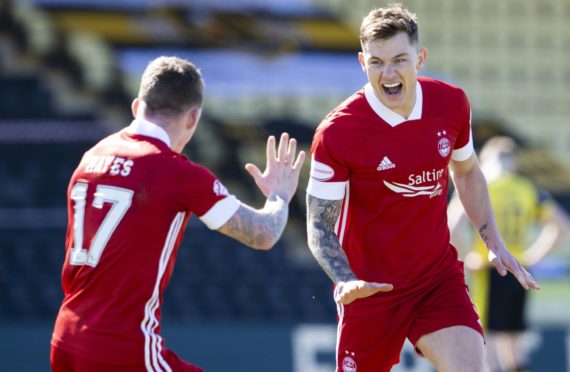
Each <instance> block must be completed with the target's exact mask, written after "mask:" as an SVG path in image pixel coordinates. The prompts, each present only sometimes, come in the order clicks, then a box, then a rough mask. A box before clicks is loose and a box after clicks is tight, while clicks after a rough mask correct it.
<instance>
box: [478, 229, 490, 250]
mask: <svg viewBox="0 0 570 372" xmlns="http://www.w3.org/2000/svg"><path fill="white" fill-rule="evenodd" d="M487 225H488V224H483V226H481V228H480V229H479V235H480V236H481V239H483V241H484V242H485V245H486V246H489V237H488V236H487V227H488V226H487Z"/></svg>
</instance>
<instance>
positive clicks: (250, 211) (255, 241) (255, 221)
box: [218, 196, 289, 249]
mask: <svg viewBox="0 0 570 372" xmlns="http://www.w3.org/2000/svg"><path fill="white" fill-rule="evenodd" d="M288 214H289V207H288V203H287V202H285V201H284V200H283V199H281V198H280V197H275V196H271V197H270V198H268V199H267V202H266V203H265V206H264V207H263V208H262V209H259V210H257V209H254V208H252V207H250V206H248V205H246V204H241V205H240V207H239V209H238V210H237V211H236V213H235V214H234V215H233V216H232V217H231V218H230V219H229V220H228V222H226V223H225V224H224V225H223V226H222V227H220V228H219V229H218V231H219V232H221V233H222V234H224V235H227V236H229V237H232V238H234V239H237V240H239V241H240V242H242V243H243V244H245V245H248V246H250V247H252V248H256V249H269V248H271V247H272V246H273V245H274V244H275V243H276V242H277V240H278V239H279V237H280V236H281V234H282V233H283V230H284V229H285V225H286V223H287V217H288Z"/></svg>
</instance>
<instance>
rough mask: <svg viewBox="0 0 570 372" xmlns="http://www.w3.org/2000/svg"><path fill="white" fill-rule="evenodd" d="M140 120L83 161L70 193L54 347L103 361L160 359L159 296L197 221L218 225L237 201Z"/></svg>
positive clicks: (157, 363)
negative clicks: (190, 224) (186, 234)
mask: <svg viewBox="0 0 570 372" xmlns="http://www.w3.org/2000/svg"><path fill="white" fill-rule="evenodd" d="M169 145H170V140H169V138H168V135H167V134H166V132H165V131H164V130H163V129H162V128H160V127H159V126H157V125H154V124H152V123H149V122H146V121H142V120H135V121H133V123H132V124H131V125H130V126H129V127H127V128H125V129H124V130H122V131H120V132H118V133H115V134H113V135H111V136H109V137H107V138H105V139H103V140H102V141H101V142H99V143H98V144H97V145H95V146H94V147H93V148H92V149H91V150H89V151H88V152H86V153H85V155H84V156H83V159H82V160H81V163H80V164H79V166H78V168H77V169H76V170H75V172H74V174H73V176H72V178H71V182H70V184H69V189H68V218H69V225H68V230H67V239H66V259H65V263H64V265H63V271H62V283H63V291H64V295H65V296H64V300H63V304H62V306H61V308H60V311H59V314H58V316H57V319H56V323H55V329H54V333H53V337H52V344H53V345H54V346H55V347H58V348H61V349H63V350H66V351H68V352H71V353H74V354H78V355H80V356H82V357H84V358H87V359H92V360H96V361H99V362H102V363H137V362H139V363H140V362H141V361H144V362H145V363H146V365H147V368H148V369H149V370H168V369H167V368H166V367H165V363H166V362H165V361H164V360H163V358H162V356H161V355H160V350H161V349H162V348H163V341H162V338H161V337H160V335H159V332H160V324H159V322H160V306H161V303H162V294H163V291H164V289H165V288H166V286H167V285H168V282H169V280H170V277H171V275H172V271H173V268H174V263H175V260H176V253H177V251H178V247H179V245H180V243H181V240H182V236H183V234H184V230H185V229H186V224H187V222H188V219H189V217H190V215H191V213H194V214H196V215H197V216H198V217H199V218H200V219H201V220H202V221H203V222H204V223H205V224H206V225H207V226H208V227H209V228H211V229H217V228H219V227H220V226H222V225H223V224H224V223H225V222H226V221H227V220H228V219H229V218H230V217H231V216H232V215H233V214H234V213H235V212H236V211H237V209H238V207H239V201H238V200H237V199H236V198H235V197H234V196H233V195H228V192H227V190H226V189H225V187H224V186H223V185H222V184H221V183H220V181H219V180H218V179H216V177H215V176H214V175H213V174H212V173H211V172H210V171H208V170H207V169H206V168H204V167H202V166H199V165H197V164H195V163H193V162H191V161H189V160H188V159H187V158H186V157H185V156H183V155H180V154H178V153H176V152H174V151H172V150H171V149H170V147H169Z"/></svg>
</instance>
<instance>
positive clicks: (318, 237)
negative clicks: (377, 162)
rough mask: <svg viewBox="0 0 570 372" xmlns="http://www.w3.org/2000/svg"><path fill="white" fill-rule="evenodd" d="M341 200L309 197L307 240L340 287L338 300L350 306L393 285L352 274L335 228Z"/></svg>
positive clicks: (337, 293) (388, 289)
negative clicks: (359, 278) (367, 279)
mask: <svg viewBox="0 0 570 372" xmlns="http://www.w3.org/2000/svg"><path fill="white" fill-rule="evenodd" d="M341 204H342V201H341V200H323V199H319V198H316V197H314V196H312V195H310V194H307V237H308V244H309V248H310V250H311V252H312V253H313V256H315V258H316V259H317V262H318V263H319V265H321V267H322V268H323V270H324V271H325V273H327V275H328V276H329V277H330V278H331V279H332V281H333V282H334V283H335V284H336V288H335V301H336V302H339V303H342V304H345V305H346V304H349V303H351V302H352V301H354V300H356V299H358V298H363V297H368V296H371V295H373V294H375V293H376V292H379V291H390V290H392V285H390V284H384V283H371V282H365V281H363V280H358V279H357V278H356V275H354V273H353V272H352V269H351V268H350V265H349V263H348V258H347V257H346V254H345V253H344V250H343V249H342V247H341V245H340V242H339V240H338V237H337V235H336V233H335V232H334V226H335V224H336V220H337V219H338V216H339V214H340V207H341Z"/></svg>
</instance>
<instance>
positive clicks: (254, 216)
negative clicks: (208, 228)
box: [218, 133, 305, 250]
mask: <svg viewBox="0 0 570 372" xmlns="http://www.w3.org/2000/svg"><path fill="white" fill-rule="evenodd" d="M296 149H297V141H296V140H295V139H294V138H291V139H289V135H288V134H287V133H283V134H282V135H281V139H280V141H279V146H278V148H277V150H276V149H275V137H273V136H270V137H269V138H268V140H267V164H266V169H265V171H264V172H263V173H262V172H261V171H260V170H259V168H258V167H257V166H255V165H253V164H251V163H248V164H246V166H245V168H246V170H247V171H248V172H249V174H251V176H252V177H253V179H254V180H255V183H256V185H257V186H258V187H259V189H260V190H261V192H263V194H264V195H265V196H266V197H267V200H266V202H265V206H264V207H263V208H262V209H254V208H252V207H250V206H248V205H246V204H241V205H240V207H239V208H238V210H237V211H236V213H235V214H234V215H233V216H232V217H231V218H230V219H229V220H228V221H227V222H226V223H225V224H224V225H222V226H221V227H220V228H219V229H218V231H219V232H221V233H222V234H224V235H227V236H229V237H232V238H234V239H237V240H239V241H240V242H242V243H244V244H246V245H248V246H250V247H252V248H255V249H262V250H268V249H271V247H273V245H275V243H276V242H277V240H279V238H280V237H281V234H282V233H283V230H284V229H285V225H286V224H287V217H288V214H289V201H290V200H291V198H292V197H293V195H294V194H295V190H296V189H297V184H298V182H299V174H300V172H301V168H302V166H303V161H304V160H305V153H304V152H303V151H301V152H299V155H298V156H297V158H295V155H296Z"/></svg>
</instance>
